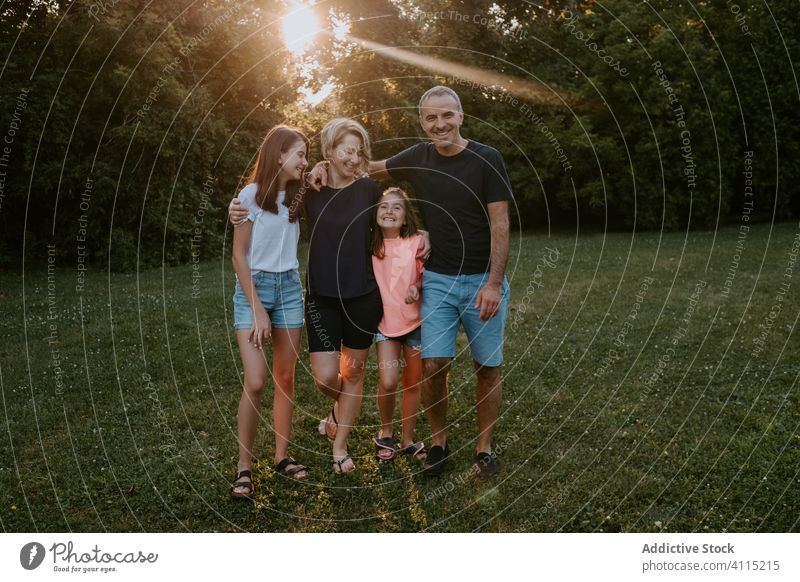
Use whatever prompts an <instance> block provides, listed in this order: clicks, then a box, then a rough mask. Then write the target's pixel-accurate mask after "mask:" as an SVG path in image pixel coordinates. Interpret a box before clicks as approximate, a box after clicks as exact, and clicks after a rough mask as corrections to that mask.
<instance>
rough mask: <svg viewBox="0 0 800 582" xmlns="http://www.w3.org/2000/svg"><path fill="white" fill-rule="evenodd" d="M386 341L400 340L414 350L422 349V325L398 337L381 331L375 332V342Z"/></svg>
mask: <svg viewBox="0 0 800 582" xmlns="http://www.w3.org/2000/svg"><path fill="white" fill-rule="evenodd" d="M385 341H393V342H400V343H401V344H403V345H404V346H408V347H409V348H411V349H412V350H421V349H422V326H419V327H418V328H416V329H415V330H413V331H410V332H408V333H407V334H405V335H400V336H397V337H388V336H385V335H383V334H382V333H381V332H378V333H376V334H375V343H376V344H377V343H380V342H385Z"/></svg>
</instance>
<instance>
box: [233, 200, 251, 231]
mask: <svg viewBox="0 0 800 582" xmlns="http://www.w3.org/2000/svg"><path fill="white" fill-rule="evenodd" d="M248 214H250V210H249V209H248V208H247V206H242V203H241V202H239V199H238V198H234V199H233V200H231V203H230V204H228V220H230V221H231V224H232V225H233V226H234V228H235V227H237V226H239V225H241V224H244V221H245V220H247V215H248Z"/></svg>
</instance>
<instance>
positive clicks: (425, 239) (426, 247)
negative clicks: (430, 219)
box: [417, 230, 431, 261]
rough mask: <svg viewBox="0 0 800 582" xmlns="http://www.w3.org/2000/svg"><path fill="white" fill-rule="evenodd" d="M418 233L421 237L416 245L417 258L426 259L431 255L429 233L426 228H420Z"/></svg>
mask: <svg viewBox="0 0 800 582" xmlns="http://www.w3.org/2000/svg"><path fill="white" fill-rule="evenodd" d="M419 234H420V235H422V239H420V241H419V246H418V247H417V258H418V259H422V260H423V261H427V260H428V257H429V256H430V255H431V235H430V234H429V233H428V231H427V230H421V231H419Z"/></svg>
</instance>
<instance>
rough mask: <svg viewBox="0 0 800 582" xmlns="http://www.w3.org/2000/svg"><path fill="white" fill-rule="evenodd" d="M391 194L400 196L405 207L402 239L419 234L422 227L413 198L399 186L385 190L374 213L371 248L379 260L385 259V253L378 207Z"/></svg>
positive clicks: (401, 230) (401, 231)
mask: <svg viewBox="0 0 800 582" xmlns="http://www.w3.org/2000/svg"><path fill="white" fill-rule="evenodd" d="M389 194H397V195H398V196H400V198H402V199H403V206H405V210H406V222H405V224H404V225H403V226H401V227H400V237H401V238H407V237H409V236H412V235H415V234H417V233H418V232H419V230H420V227H421V225H422V221H421V220H420V219H419V214H417V209H416V207H415V206H414V205H413V204H412V203H411V198H409V197H408V194H406V191H405V190H403V189H402V188H398V187H397V186H392V187H391V188H387V189H386V190H384V191H383V194H381V200H378V203H377V204H375V212H373V213H372V244H371V246H370V248H371V250H372V254H373V255H375V256H376V257H378V258H379V259H382V258H383V256H384V251H383V231H382V230H381V227H380V226H378V206H380V204H381V202H382V201H383V197H384V196H387V195H389Z"/></svg>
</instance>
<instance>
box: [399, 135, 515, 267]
mask: <svg viewBox="0 0 800 582" xmlns="http://www.w3.org/2000/svg"><path fill="white" fill-rule="evenodd" d="M386 169H387V170H388V171H389V174H390V175H391V176H392V178H393V179H395V180H406V181H408V182H410V183H411V185H412V186H413V187H414V193H415V195H416V197H417V199H418V206H419V209H420V212H421V213H422V219H423V220H424V221H425V227H426V228H427V230H428V231H429V232H430V237H431V256H430V259H429V260H428V264H427V265H426V268H427V269H429V270H431V271H434V272H436V273H441V274H443V275H469V274H475V273H487V272H488V271H489V264H490V262H491V247H492V234H491V225H490V223H489V212H488V210H487V208H486V205H487V204H488V203H490V202H500V201H502V200H511V199H512V194H511V186H510V183H509V180H508V175H507V174H506V168H505V164H503V157H502V156H501V155H500V152H498V151H497V150H496V149H494V148H493V147H490V146H487V145H483V144H481V143H478V142H476V141H473V140H468V144H467V146H466V147H465V148H464V149H463V150H462V151H461V152H459V153H458V154H456V155H454V156H443V155H441V154H440V153H438V152H437V151H436V147H435V146H434V145H433V144H432V143H430V142H425V143H419V144H417V145H415V146H412V147H410V148H408V149H405V150H403V151H402V152H400V153H399V154H397V155H395V156H392V157H391V158H389V159H388V160H386Z"/></svg>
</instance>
